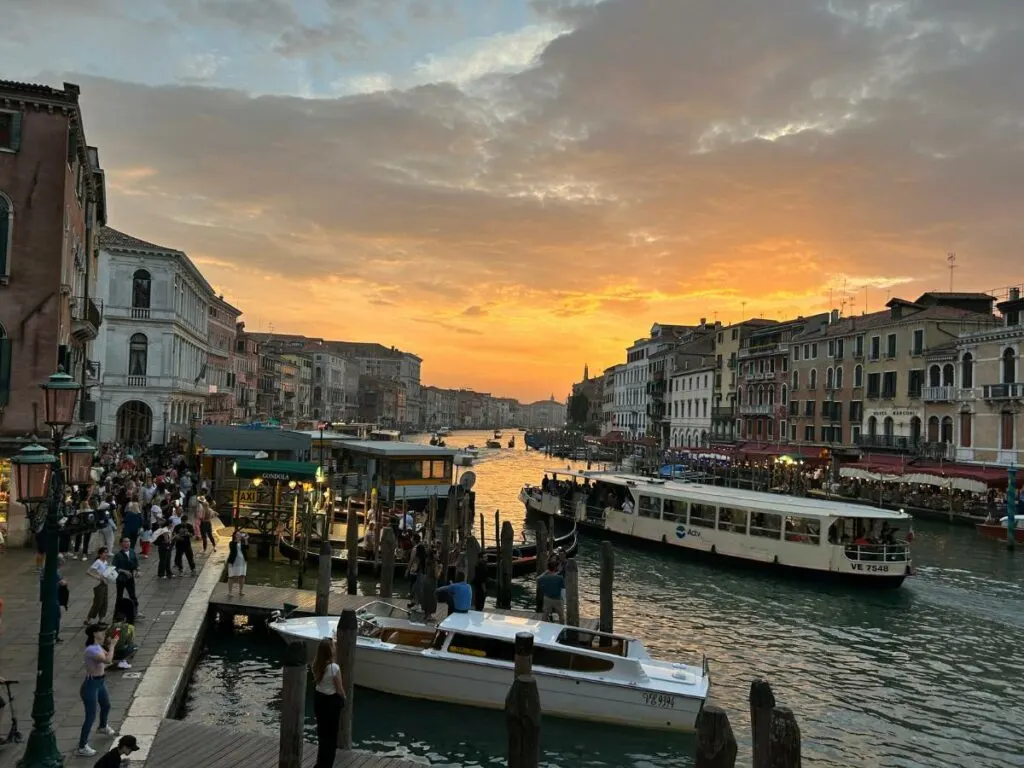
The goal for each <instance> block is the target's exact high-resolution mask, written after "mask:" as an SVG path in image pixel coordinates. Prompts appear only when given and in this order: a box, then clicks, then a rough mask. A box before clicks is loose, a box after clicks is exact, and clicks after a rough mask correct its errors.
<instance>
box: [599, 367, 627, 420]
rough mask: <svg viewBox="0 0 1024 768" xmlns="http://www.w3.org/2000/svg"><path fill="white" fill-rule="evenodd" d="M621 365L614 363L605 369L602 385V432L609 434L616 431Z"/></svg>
mask: <svg viewBox="0 0 1024 768" xmlns="http://www.w3.org/2000/svg"><path fill="white" fill-rule="evenodd" d="M621 368H622V366H621V365H613V366H610V367H609V368H605V369H604V382H603V383H602V385H601V392H602V397H601V434H602V435H607V434H609V433H611V432H614V431H616V426H615V421H616V419H615V413H616V403H617V397H618V390H617V389H616V382H617V381H618V378H619V377H618V373H619V370H620V369H621Z"/></svg>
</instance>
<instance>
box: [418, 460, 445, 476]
mask: <svg viewBox="0 0 1024 768" xmlns="http://www.w3.org/2000/svg"><path fill="white" fill-rule="evenodd" d="M420 476H421V477H422V478H423V479H424V480H447V479H448V478H450V477H451V476H452V470H451V465H449V464H448V462H447V461H424V462H423V467H422V468H421V470H420Z"/></svg>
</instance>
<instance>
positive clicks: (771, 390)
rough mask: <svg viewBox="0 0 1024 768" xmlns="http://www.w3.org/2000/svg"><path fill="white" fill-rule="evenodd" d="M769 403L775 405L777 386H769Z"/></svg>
mask: <svg viewBox="0 0 1024 768" xmlns="http://www.w3.org/2000/svg"><path fill="white" fill-rule="evenodd" d="M768 405H775V387H774V386H771V387H768Z"/></svg>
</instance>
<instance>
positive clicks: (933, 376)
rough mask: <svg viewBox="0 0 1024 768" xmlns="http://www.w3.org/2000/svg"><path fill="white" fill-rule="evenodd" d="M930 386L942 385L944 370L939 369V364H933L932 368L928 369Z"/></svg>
mask: <svg viewBox="0 0 1024 768" xmlns="http://www.w3.org/2000/svg"><path fill="white" fill-rule="evenodd" d="M928 386H929V387H941V386H942V371H941V370H940V369H939V366H937V365H933V366H932V367H931V368H929V369H928Z"/></svg>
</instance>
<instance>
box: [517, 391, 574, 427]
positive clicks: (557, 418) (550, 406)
mask: <svg viewBox="0 0 1024 768" xmlns="http://www.w3.org/2000/svg"><path fill="white" fill-rule="evenodd" d="M565 409H566V406H565V403H560V402H558V401H557V400H555V396H554V395H552V396H551V398H550V399H549V400H538V401H537V402H535V403H530V404H529V405H524V406H523V413H524V414H525V419H526V427H527V428H528V429H562V428H564V427H565V418H566V412H565Z"/></svg>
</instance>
